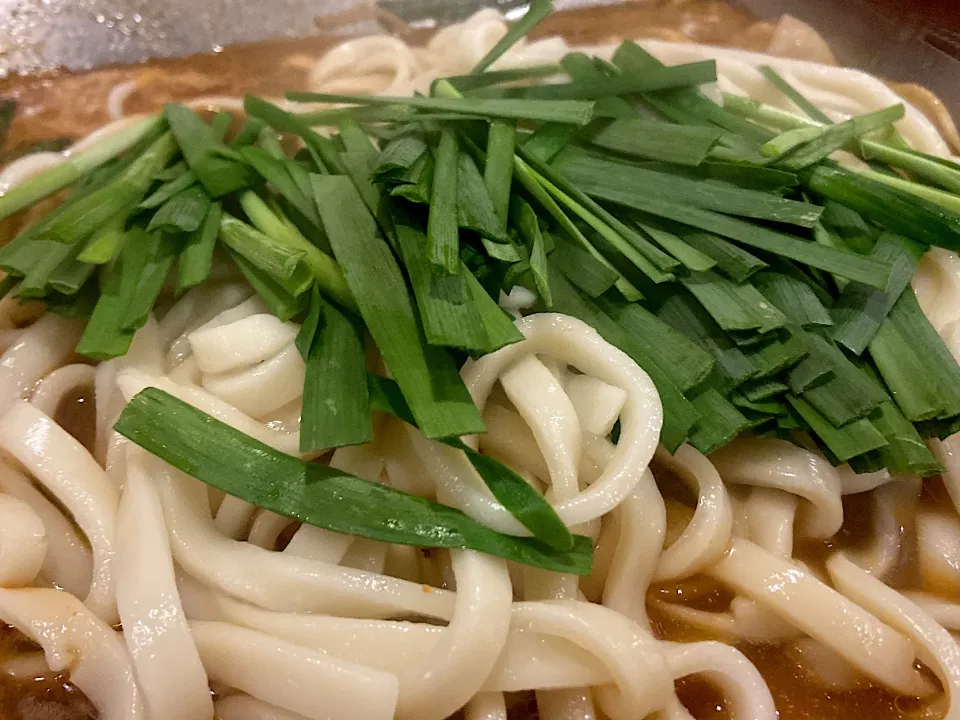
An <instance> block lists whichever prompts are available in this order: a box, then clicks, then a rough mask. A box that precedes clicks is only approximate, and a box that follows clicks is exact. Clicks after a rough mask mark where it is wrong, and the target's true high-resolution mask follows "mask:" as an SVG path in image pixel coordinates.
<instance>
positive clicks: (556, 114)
mask: <svg viewBox="0 0 960 720" xmlns="http://www.w3.org/2000/svg"><path fill="white" fill-rule="evenodd" d="M287 98H288V99H290V100H293V101H295V102H329V103H351V104H354V105H407V106H409V107H412V108H416V109H418V110H440V111H443V112H450V113H459V114H460V115H461V116H462V117H464V118H468V117H478V118H500V119H506V120H524V121H527V122H561V123H570V124H572V125H586V124H587V123H588V122H590V120H592V119H593V103H592V102H589V101H582V100H509V99H508V100H501V99H498V98H489V99H488V98H461V99H448V98H445V97H429V98H428V97H386V96H383V95H369V96H368V95H334V94H330V93H311V92H290V93H287Z"/></svg>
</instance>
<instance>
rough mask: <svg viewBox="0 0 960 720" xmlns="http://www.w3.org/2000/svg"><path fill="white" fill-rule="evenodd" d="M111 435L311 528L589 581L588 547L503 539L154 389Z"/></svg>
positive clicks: (131, 406) (456, 514) (582, 542)
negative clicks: (475, 555) (465, 553)
mask: <svg viewBox="0 0 960 720" xmlns="http://www.w3.org/2000/svg"><path fill="white" fill-rule="evenodd" d="M114 427H115V429H116V431H117V432H119V433H120V434H121V435H123V436H124V437H126V438H128V439H130V440H131V441H132V442H134V443H136V444H137V445H140V446H141V447H142V448H144V449H145V450H147V452H150V453H153V454H154V455H156V456H157V457H159V458H160V459H162V460H164V461H165V462H168V463H170V464H171V465H173V466H174V467H175V468H177V469H178V470H181V471H183V472H185V473H187V474H188V475H192V476H193V477H195V478H197V479H198V480H200V481H201V482H205V483H207V484H208V485H212V486H213V487H216V488H219V489H220V490H223V491H224V492H226V493H228V494H230V495H233V496H234V497H238V498H241V499H243V500H246V501H247V502H249V503H251V504H253V505H256V506H257V507H262V508H265V509H267V510H270V511H272V512H275V513H277V514H280V515H283V516H285V517H290V518H293V519H296V520H300V521H302V522H305V523H307V524H308V525H314V526H316V527H321V528H324V529H326V530H332V531H333V532H338V533H343V534H345V535H356V536H360V537H367V538H371V539H374V540H379V541H381V542H387V543H399V544H403V545H414V546H418V547H452V548H469V549H472V550H477V551H480V552H484V553H487V554H490V555H495V556H497V557H502V558H506V559H508V560H512V561H514V562H518V563H521V564H525V565H533V566H535V567H540V568H543V569H545V570H550V571H552V572H561V573H572V574H576V575H585V574H587V573H589V572H590V563H591V548H590V540H589V539H588V538H576V539H575V542H574V545H573V548H572V549H570V550H565V551H561V550H556V549H553V548H550V547H549V546H547V545H545V544H543V543H541V542H538V541H536V540H533V539H529V538H517V537H511V536H508V535H502V534H500V533H497V532H495V531H493V530H490V529H488V528H486V527H484V526H483V525H481V524H480V523H478V522H476V521H475V520H472V519H471V518H469V517H468V516H467V515H464V514H463V513H462V512H460V511H459V510H455V509H453V508H450V507H447V506H445V505H439V504H437V503H434V502H431V501H429V500H425V499H423V498H420V497H416V496H415V495H409V494H407V493H404V492H400V491H399V490H394V489H392V488H389V487H387V486H386V485H381V484H379V483H373V482H369V481H367V480H363V479H361V478H358V477H355V476H353V475H349V474H347V473H344V472H342V471H340V470H336V469H335V468H331V467H329V466H327V465H319V464H317V463H309V462H304V461H302V460H298V459H297V458H294V457H291V456H289V455H285V454H283V453H281V452H278V451H276V450H274V449H273V448H271V447H269V446H267V445H264V444H263V443H261V442H259V441H257V440H254V439H253V438H251V437H249V436H247V435H244V434H243V433H241V432H238V431H237V430H234V429H233V428H231V427H230V426H229V425H226V424H225V423H222V422H220V421H219V420H216V419H214V418H212V417H210V416H209V415H207V414H205V413H203V412H201V411H200V410H197V409H196V408H194V407H192V406H190V405H188V404H187V403H185V402H183V401H181V400H178V399H177V398H175V397H173V396H172V395H169V394H167V393H165V392H163V391H162V390H158V389H156V388H147V389H146V390H144V391H142V392H141V393H139V394H138V395H137V396H136V397H135V398H134V399H133V400H131V401H130V402H129V403H128V404H127V406H126V407H125V408H124V410H123V412H122V413H121V415H120V418H119V419H118V420H117V423H116V425H115V426H114Z"/></svg>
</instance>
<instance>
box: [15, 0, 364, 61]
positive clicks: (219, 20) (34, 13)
mask: <svg viewBox="0 0 960 720" xmlns="http://www.w3.org/2000/svg"><path fill="white" fill-rule="evenodd" d="M374 8H375V0H0V75H5V74H8V73H14V72H17V73H29V72H36V71H39V70H48V69H51V68H56V67H65V68H69V69H71V70H81V69H88V68H92V67H97V66H100V65H106V64H109V63H129V62H138V61H140V60H144V59H146V58H152V57H177V56H182V55H190V54H193V53H198V52H211V51H213V52H215V51H217V50H218V49H220V48H222V47H223V46H225V45H229V44H233V43H244V42H254V41H257V40H267V39H273V38H280V37H302V36H305V35H311V34H315V33H317V32H318V30H322V31H325V32H326V31H330V32H340V33H344V34H366V33H370V32H374V31H375V30H376V23H375V20H374Z"/></svg>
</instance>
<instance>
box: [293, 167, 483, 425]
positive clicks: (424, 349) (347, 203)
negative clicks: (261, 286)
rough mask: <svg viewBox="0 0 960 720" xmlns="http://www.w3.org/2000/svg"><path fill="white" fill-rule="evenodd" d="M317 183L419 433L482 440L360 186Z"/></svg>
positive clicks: (330, 232) (351, 278)
mask: <svg viewBox="0 0 960 720" xmlns="http://www.w3.org/2000/svg"><path fill="white" fill-rule="evenodd" d="M311 181H312V182H313V190H314V201H315V202H316V203H317V207H318V208H319V210H320V217H321V218H322V219H323V225H324V228H325V229H326V231H327V236H328V237H329V238H330V244H331V246H332V247H333V252H334V255H335V256H336V259H337V261H338V262H339V263H340V266H341V268H342V269H343V273H344V276H345V277H346V280H347V284H348V285H349V287H350V290H351V291H352V293H353V296H354V298H356V301H357V305H358V307H359V308H360V314H361V315H362V316H363V320H364V322H365V323H366V324H367V328H368V329H369V330H370V334H371V335H373V339H374V340H375V341H376V343H377V348H378V349H379V350H380V353H381V355H382V356H383V359H384V361H385V362H386V364H387V367H388V368H389V369H390V372H391V373H392V374H393V376H394V378H396V380H397V382H398V383H399V384H400V388H401V389H402V390H403V396H404V398H406V401H407V403H408V404H409V405H410V409H411V411H412V412H413V415H414V417H415V418H416V419H417V425H418V426H419V427H420V428H421V429H422V430H423V432H424V434H425V435H426V436H427V437H430V438H439V437H451V436H460V435H470V434H473V433H477V432H483V430H484V426H483V421H482V420H481V419H480V413H479V412H478V411H477V408H476V406H475V405H474V404H473V401H472V400H471V399H470V394H469V393H468V392H467V389H466V388H465V387H464V385H463V382H462V381H461V380H460V375H459V373H458V372H457V368H456V366H455V365H454V363H453V359H452V358H451V357H450V356H449V355H448V354H447V352H446V351H445V350H443V349H442V348H436V347H432V346H430V345H428V344H427V343H426V340H425V338H424V335H423V329H422V328H421V327H420V324H419V323H418V322H417V317H416V314H415V310H414V307H413V303H412V302H411V299H410V294H409V292H408V290H407V285H406V282H405V281H404V279H403V275H402V274H401V272H400V268H399V266H398V265H397V261H396V260H395V259H394V256H393V253H392V252H391V251H390V248H389V247H388V246H387V244H386V242H385V241H384V240H383V238H382V237H381V236H380V233H379V231H378V229H377V223H376V221H375V220H374V218H373V216H372V215H370V213H369V211H368V210H367V209H366V207H365V206H364V205H363V200H362V198H361V197H360V195H359V193H358V192H357V189H356V188H355V187H354V185H353V183H352V182H351V181H350V180H349V179H348V178H345V177H342V176H331V175H323V176H321V175H314V176H312V177H311Z"/></svg>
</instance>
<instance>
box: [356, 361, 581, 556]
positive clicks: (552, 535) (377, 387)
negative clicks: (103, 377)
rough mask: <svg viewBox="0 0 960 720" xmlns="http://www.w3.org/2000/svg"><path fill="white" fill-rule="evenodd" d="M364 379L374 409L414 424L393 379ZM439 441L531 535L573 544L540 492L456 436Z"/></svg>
mask: <svg viewBox="0 0 960 720" xmlns="http://www.w3.org/2000/svg"><path fill="white" fill-rule="evenodd" d="M367 380H368V382H369V385H370V398H371V404H372V406H373V407H374V409H376V410H380V411H381V412H386V413H390V414H391V415H393V416H394V417H397V418H399V419H401V420H403V421H404V422H406V423H407V424H409V425H413V427H416V426H417V425H416V422H415V421H414V419H413V415H412V414H411V412H410V408H409V407H408V406H407V403H406V402H405V401H404V399H403V395H402V393H401V392H400V388H399V387H398V386H397V384H396V383H395V382H393V381H392V380H389V379H387V378H383V377H379V376H377V375H368V376H367ZM440 442H442V443H443V444H444V445H448V446H450V447H452V448H456V449H457V450H460V451H462V452H463V453H464V454H465V455H466V456H467V459H468V460H469V461H470V464H471V465H473V467H474V468H475V469H476V470H477V473H478V474H479V475H480V477H481V478H482V479H483V481H484V483H485V484H486V485H487V487H488V488H490V491H491V492H492V493H493V496H494V497H495V498H496V499H497V500H499V501H500V503H501V504H502V505H503V506H504V507H505V508H506V509H507V510H508V511H509V512H510V514H511V515H513V516H514V517H515V518H516V519H517V520H519V521H520V523H521V524H522V525H523V526H524V527H525V528H527V529H528V530H529V531H530V532H532V533H533V535H534V537H535V538H537V539H538V540H540V541H541V542H543V543H545V544H547V545H549V546H550V547H554V548H557V549H558V550H570V549H571V548H572V547H573V545H574V538H573V535H571V534H570V531H569V530H568V529H567V527H566V525H564V524H563V521H562V520H561V519H560V518H559V516H558V515H557V513H556V511H554V509H553V508H552V507H551V506H550V503H548V502H547V501H546V499H545V498H544V497H543V495H541V494H540V493H539V492H537V491H536V490H534V489H533V487H531V486H530V484H529V483H527V481H526V480H524V479H523V478H522V477H520V476H519V475H517V474H516V473H515V472H513V470H511V469H510V468H509V467H507V466H506V465H504V464H502V463H499V462H497V461H496V460H494V459H493V458H491V457H487V456H486V455H481V454H480V453H478V452H477V451H476V450H474V449H472V448H471V447H470V446H468V445H467V444H465V443H464V442H463V441H462V440H460V438H444V439H442V440H440Z"/></svg>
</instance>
